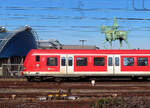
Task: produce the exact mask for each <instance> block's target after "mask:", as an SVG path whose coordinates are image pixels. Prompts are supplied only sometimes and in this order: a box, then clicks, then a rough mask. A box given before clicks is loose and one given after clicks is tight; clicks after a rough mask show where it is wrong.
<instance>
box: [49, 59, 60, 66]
mask: <svg viewBox="0 0 150 108" xmlns="http://www.w3.org/2000/svg"><path fill="white" fill-rule="evenodd" d="M57 61H58V60H57V58H56V57H48V58H47V66H57V65H58V62H57Z"/></svg>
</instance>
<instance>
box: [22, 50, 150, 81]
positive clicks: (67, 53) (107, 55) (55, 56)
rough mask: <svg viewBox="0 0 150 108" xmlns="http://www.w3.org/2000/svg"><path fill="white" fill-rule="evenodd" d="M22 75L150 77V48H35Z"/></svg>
mask: <svg viewBox="0 0 150 108" xmlns="http://www.w3.org/2000/svg"><path fill="white" fill-rule="evenodd" d="M22 74H23V75H24V76H25V77H27V78H28V80H31V79H33V78H38V79H42V78H46V77H47V78H52V79H60V78H74V79H78V78H82V77H87V78H100V77H106V76H107V77H108V76H109V77H115V76H119V77H122V76H124V77H149V76H150V50H98V49H96V50H58V49H56V50H55V49H54V50H53V49H49V50H48V49H33V50H31V51H30V52H29V53H28V55H27V57H26V59H25V62H24V68H23V72H22Z"/></svg>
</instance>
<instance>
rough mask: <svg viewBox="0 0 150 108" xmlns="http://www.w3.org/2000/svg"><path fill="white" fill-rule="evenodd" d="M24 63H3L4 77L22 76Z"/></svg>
mask: <svg viewBox="0 0 150 108" xmlns="http://www.w3.org/2000/svg"><path fill="white" fill-rule="evenodd" d="M22 69H23V64H2V76H4V77H20V76H21V72H22Z"/></svg>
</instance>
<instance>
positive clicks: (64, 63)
mask: <svg viewBox="0 0 150 108" xmlns="http://www.w3.org/2000/svg"><path fill="white" fill-rule="evenodd" d="M61 66H66V58H65V57H62V58H61Z"/></svg>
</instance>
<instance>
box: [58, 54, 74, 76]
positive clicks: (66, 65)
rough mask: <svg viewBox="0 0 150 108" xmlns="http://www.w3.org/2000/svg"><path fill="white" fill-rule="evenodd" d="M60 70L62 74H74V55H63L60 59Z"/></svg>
mask: <svg viewBox="0 0 150 108" xmlns="http://www.w3.org/2000/svg"><path fill="white" fill-rule="evenodd" d="M60 62H61V63H60V72H61V73H62V74H72V73H73V67H74V66H73V65H74V64H73V55H66V54H64V55H61V60H60Z"/></svg>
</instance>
